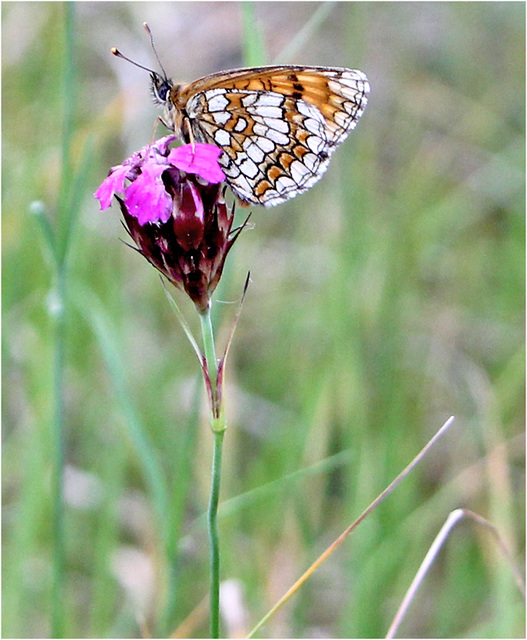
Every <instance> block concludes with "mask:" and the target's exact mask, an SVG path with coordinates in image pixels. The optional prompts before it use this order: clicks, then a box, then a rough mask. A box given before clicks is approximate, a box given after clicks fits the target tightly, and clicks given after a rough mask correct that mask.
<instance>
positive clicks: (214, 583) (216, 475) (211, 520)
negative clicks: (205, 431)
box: [207, 431, 225, 638]
mask: <svg viewBox="0 0 527 640" xmlns="http://www.w3.org/2000/svg"><path fill="white" fill-rule="evenodd" d="M224 433H225V432H224V431H215V432H214V454H213V458H212V485H211V491H210V502H209V510H208V514H207V522H208V527H209V540H210V637H211V638H219V637H220V541H219V536H218V522H217V518H218V501H219V497H220V481H221V452H222V446H223V434H224Z"/></svg>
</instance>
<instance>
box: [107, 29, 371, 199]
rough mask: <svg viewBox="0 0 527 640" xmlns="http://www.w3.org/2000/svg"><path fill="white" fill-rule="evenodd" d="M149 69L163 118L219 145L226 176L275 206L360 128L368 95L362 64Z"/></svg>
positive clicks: (306, 184) (247, 194)
mask: <svg viewBox="0 0 527 640" xmlns="http://www.w3.org/2000/svg"><path fill="white" fill-rule="evenodd" d="M143 26H145V29H146V30H147V32H148V33H149V34H150V38H151V43H152V47H153V49H154V53H155V54H156V57H157V59H158V62H159V65H160V67H161V70H162V74H160V73H157V72H156V71H152V70H151V69H147V68H146V67H143V66H142V65H138V64H137V63H135V62H133V61H132V60H130V59H129V58H126V57H125V56H123V55H122V54H121V53H120V52H119V51H118V50H117V49H112V53H114V55H117V56H119V57H122V58H125V59H126V60H128V61H129V62H132V63H133V64H136V66H139V67H141V68H143V69H146V70H147V71H149V72H150V77H151V81H152V93H153V96H154V100H155V102H156V103H158V104H159V105H160V106H162V107H163V108H164V116H163V118H162V122H163V123H164V124H165V126H167V127H168V128H169V129H171V130H172V131H174V133H175V134H176V135H177V136H180V137H181V138H182V139H183V140H184V141H185V142H186V143H189V142H194V141H195V142H204V143H207V144H214V145H217V146H218V147H219V148H220V149H221V150H222V151H223V153H222V155H221V156H220V157H219V160H218V162H219V164H220V165H221V167H222V169H223V171H224V173H225V176H226V181H227V183H228V184H229V186H230V187H231V189H232V190H233V192H234V193H235V194H236V196H238V198H239V199H240V200H241V201H242V202H243V203H246V204H255V205H264V206H274V205H277V204H280V203H282V202H285V201H286V200H288V199H289V198H293V197H295V196H296V195H298V194H300V193H302V192H304V191H306V190H307V189H309V188H310V187H311V186H313V185H314V184H315V182H317V181H318V180H320V178H321V177H322V175H323V174H324V172H325V171H326V169H327V167H328V164H329V161H330V158H331V155H332V154H333V152H334V151H335V149H336V148H337V146H338V145H339V144H341V143H342V142H343V141H344V140H345V139H346V138H347V136H348V135H349V133H350V132H351V130H352V129H354V128H355V126H356V125H357V122H358V121H359V118H360V117H361V115H362V114H363V112H364V109H365V107H366V104H367V102H368V94H369V91H370V85H369V83H368V79H367V78H366V76H365V74H364V73H362V71H358V70H357V69H346V68H339V67H334V68H331V67H316V66H312V67H307V66H306V67H304V66H296V65H277V66H266V67H253V68H246V69H233V70H231V71H220V72H218V73H213V74H211V75H208V76H205V77H203V78H200V79H199V80H196V81H195V82H191V83H190V84H182V83H174V82H173V81H172V80H171V79H170V78H168V76H167V74H166V73H165V71H164V69H163V66H162V65H161V62H160V61H159V57H158V56H157V52H156V50H155V47H154V44H153V38H152V34H151V32H150V29H149V28H148V26H147V25H146V24H145V25H143Z"/></svg>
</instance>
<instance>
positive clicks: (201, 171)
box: [94, 136, 225, 225]
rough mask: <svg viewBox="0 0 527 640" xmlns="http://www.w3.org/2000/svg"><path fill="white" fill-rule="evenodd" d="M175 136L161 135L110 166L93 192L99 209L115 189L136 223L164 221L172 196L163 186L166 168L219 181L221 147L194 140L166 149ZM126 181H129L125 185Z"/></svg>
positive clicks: (106, 203) (168, 216)
mask: <svg viewBox="0 0 527 640" xmlns="http://www.w3.org/2000/svg"><path fill="white" fill-rule="evenodd" d="M175 139H176V137H175V136H165V137H164V138H161V139H159V140H157V141H156V142H154V143H153V144H151V145H148V146H146V147H143V148H142V149H140V150H139V151H137V152H136V153H134V154H132V155H131V156H130V157H129V158H127V159H126V160H125V161H124V162H123V163H122V164H120V165H117V166H115V167H112V169H111V171H110V174H109V175H108V177H107V178H106V180H104V182H103V183H102V184H101V186H100V187H99V188H98V189H97V191H96V192H95V194H94V195H95V197H96V198H98V199H99V202H100V204H101V210H104V209H107V208H108V207H109V206H110V204H111V201H112V197H113V196H114V195H115V194H116V193H121V194H123V195H124V198H123V200H124V201H125V202H126V207H127V210H128V212H129V214H130V215H132V216H134V217H136V218H137V220H138V221H139V224H140V225H145V224H148V223H154V224H155V223H164V222H167V221H168V219H169V218H170V216H171V215H172V197H171V195H170V194H169V193H168V191H167V189H166V186H165V182H166V176H165V174H166V172H171V171H172V172H173V171H174V170H177V171H184V172H185V173H187V174H193V175H196V176H200V177H201V178H202V179H203V180H205V181H206V182H208V183H209V184H219V183H220V182H222V181H223V180H224V179H225V174H224V173H223V170H222V169H221V167H220V165H219V164H218V158H219V156H220V155H221V153H222V151H221V149H219V148H218V147H216V146H214V145H210V144H202V143H195V144H187V145H184V146H182V147H179V148H177V149H170V150H169V148H168V146H169V144H170V143H171V142H173V141H174V140H175ZM126 181H128V182H129V184H127V185H126V184H125V182H126Z"/></svg>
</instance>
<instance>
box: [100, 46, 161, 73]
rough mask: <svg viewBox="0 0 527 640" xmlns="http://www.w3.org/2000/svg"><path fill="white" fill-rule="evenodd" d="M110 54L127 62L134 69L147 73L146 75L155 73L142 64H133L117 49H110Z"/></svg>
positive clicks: (133, 62)
mask: <svg viewBox="0 0 527 640" xmlns="http://www.w3.org/2000/svg"><path fill="white" fill-rule="evenodd" d="M111 52H112V53H113V55H114V56H117V57H118V58H122V59H123V60H126V61H127V62H130V63H131V64H133V65H134V67H139V68H140V69H144V70H145V71H148V73H155V71H152V69H149V68H148V67H145V66H143V65H142V64H139V62H135V61H134V60H130V58H127V57H126V56H125V55H124V54H122V53H121V52H120V51H119V49H116V48H115V47H112V49H111Z"/></svg>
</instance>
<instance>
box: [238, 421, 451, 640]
mask: <svg viewBox="0 0 527 640" xmlns="http://www.w3.org/2000/svg"><path fill="white" fill-rule="evenodd" d="M453 422H454V417H453V416H451V417H450V418H449V419H448V420H447V421H446V422H445V424H444V425H443V426H442V427H441V428H440V429H439V431H437V433H436V434H435V435H434V436H433V437H432V438H431V439H430V440H429V441H428V443H427V444H426V445H425V446H424V447H423V448H422V449H421V451H420V452H419V453H418V454H417V455H416V456H415V458H414V459H413V460H412V461H411V462H410V463H409V464H408V465H407V466H406V467H405V468H404V469H403V470H402V471H401V473H400V474H399V475H398V476H397V477H396V478H395V479H394V480H393V481H392V482H391V483H390V484H389V485H388V486H387V487H386V489H385V490H384V491H383V492H382V493H380V494H379V495H378V496H377V498H375V500H374V501H373V502H372V503H371V504H370V505H369V506H368V507H366V509H364V511H363V512H362V513H361V514H360V516H359V517H358V518H357V519H356V520H355V521H354V522H352V523H351V524H350V526H349V527H348V528H347V529H345V530H344V531H343V532H342V533H341V534H340V536H339V537H338V538H337V539H336V540H335V541H334V542H333V543H332V544H330V545H329V547H328V548H327V549H326V550H325V551H324V552H323V553H322V554H321V555H320V556H319V557H318V558H317V559H316V560H315V562H313V564H312V565H311V566H310V567H309V568H308V569H307V570H306V571H305V572H304V573H303V575H301V576H300V578H299V579H298V580H297V581H296V582H295V583H294V584H293V586H292V587H290V588H289V589H288V591H287V592H286V593H285V594H284V595H283V596H282V597H281V598H280V600H279V601H278V602H277V603H276V604H275V605H274V607H272V608H271V609H270V610H269V611H268V612H267V613H266V614H265V616H264V617H263V618H262V619H261V620H260V622H258V624H257V625H256V626H255V627H254V628H253V629H252V630H251V631H250V633H249V635H248V636H247V637H248V638H252V637H254V634H255V633H256V632H257V631H258V630H259V629H260V628H261V627H263V625H264V624H265V623H266V622H267V621H268V620H269V619H270V618H272V616H273V615H274V614H275V613H276V612H277V611H278V610H279V609H281V608H282V607H283V605H284V604H285V603H286V602H287V601H288V600H289V599H290V598H291V597H292V596H293V595H294V594H295V593H296V592H297V591H298V590H299V589H300V587H301V586H302V585H303V584H304V583H305V582H306V580H307V579H308V578H310V577H311V575H312V574H313V573H314V572H315V571H316V570H317V569H318V567H320V565H321V564H322V563H323V562H325V561H326V560H327V559H328V558H329V556H330V555H331V554H332V553H333V552H334V551H335V550H336V549H337V548H338V547H339V546H340V545H341V544H342V543H343V542H344V540H345V539H346V538H347V537H348V536H349V535H350V534H351V533H352V532H353V531H355V529H356V528H357V527H358V526H359V524H360V523H361V522H362V521H363V520H364V519H365V518H366V516H368V515H369V514H370V513H371V512H372V511H373V510H374V509H375V508H376V507H377V506H378V505H379V504H380V503H381V502H382V501H383V500H384V499H385V498H386V497H388V495H390V493H392V491H393V490H394V489H395V488H396V487H397V486H398V485H399V484H400V483H401V482H402V481H403V480H404V478H406V476H407V475H408V474H409V473H410V471H412V470H413V469H414V468H415V467H416V465H417V464H419V462H421V460H422V459H423V457H424V456H425V455H426V454H427V453H428V452H429V451H430V449H431V448H432V447H433V446H434V444H435V443H436V442H437V440H438V439H439V438H440V437H441V436H442V435H443V434H444V433H445V432H446V431H447V429H448V428H449V427H450V425H451V424H452V423H453Z"/></svg>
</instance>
